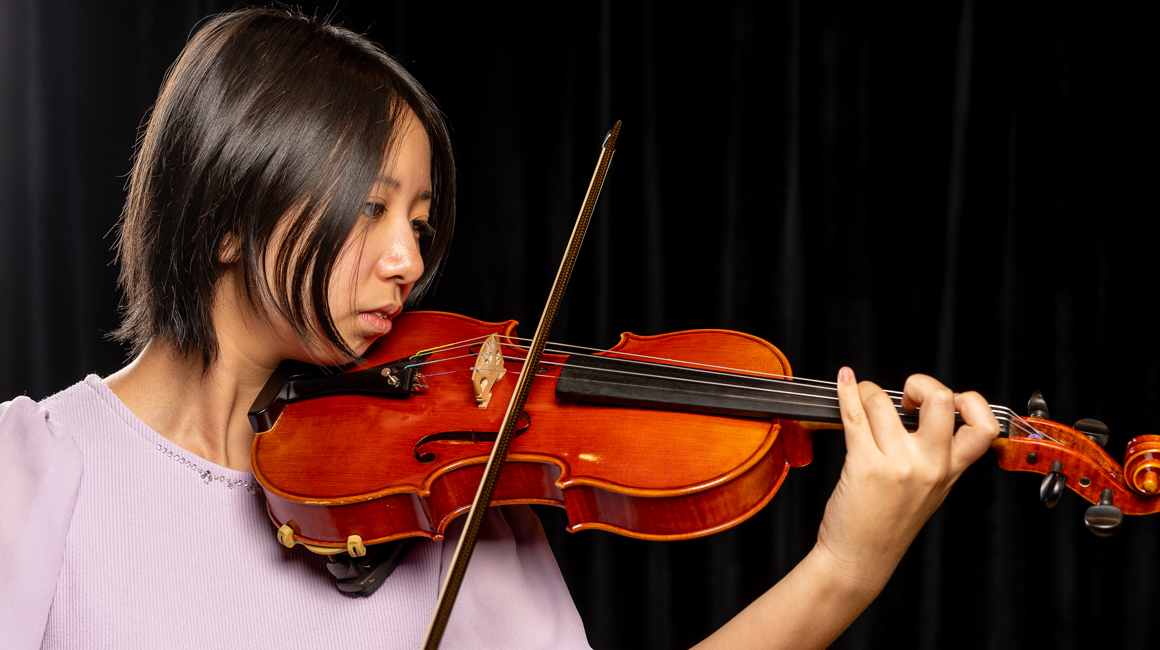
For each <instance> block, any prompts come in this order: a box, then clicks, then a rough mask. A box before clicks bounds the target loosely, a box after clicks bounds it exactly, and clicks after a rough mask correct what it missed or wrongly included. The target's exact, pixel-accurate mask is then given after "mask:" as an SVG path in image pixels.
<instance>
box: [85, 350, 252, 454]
mask: <svg viewBox="0 0 1160 650" xmlns="http://www.w3.org/2000/svg"><path fill="white" fill-rule="evenodd" d="M272 371H273V368H272V367H266V366H265V365H264V364H259V363H255V362H254V361H253V360H252V359H247V358H244V357H241V356H239V355H234V354H230V352H229V351H227V350H224V349H223V350H222V354H220V355H219V358H218V359H217V360H216V361H215V362H214V363H213V365H211V366H210V368H209V370H208V371H206V372H203V369H202V364H201V360H200V358H197V357H179V356H176V355H174V354H173V353H172V352H171V351H170V350H169V349H167V348H166V347H165V346H163V345H161V344H159V343H158V342H156V341H154V342H153V343H150V344H149V345H148V346H146V348H145V350H144V351H143V352H142V353H141V354H140V355H139V356H138V357H137V358H136V359H134V360H133V362H132V363H130V364H129V365H128V366H125V367H124V368H122V369H121V370H120V371H118V372H116V373H114V374H112V375H109V376H108V377H106V378H105V380H104V381H105V385H107V386H108V387H109V388H110V389H111V390H112V391H113V393H115V394H116V395H117V397H118V398H120V400H121V401H122V402H124V403H125V405H126V406H128V407H129V410H130V411H132V412H133V413H134V415H136V416H137V417H139V418H141V420H142V421H143V422H145V424H147V425H149V426H150V427H151V428H152V429H153V430H154V431H156V432H158V433H159V434H161V435H162V436H164V437H165V438H167V439H169V440H171V441H172V442H173V443H174V444H175V445H177V446H179V447H181V448H183V449H185V450H186V451H188V452H190V453H193V454H196V455H198V456H200V457H202V458H204V459H206V460H208V461H210V462H212V463H217V464H218V465H222V466H224V467H229V468H230V469H235V470H240V471H250V446H251V445H252V444H253V439H254V433H253V431H252V430H251V429H250V424H249V421H248V419H247V418H246V415H247V412H248V410H249V407H250V404H251V403H253V401H254V398H255V397H257V395H258V392H259V391H260V390H261V388H262V386H263V384H264V383H265V382H266V380H267V379H268V378H269V376H270V373H271V372H272Z"/></svg>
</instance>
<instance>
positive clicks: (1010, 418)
mask: <svg viewBox="0 0 1160 650" xmlns="http://www.w3.org/2000/svg"><path fill="white" fill-rule="evenodd" d="M484 339H486V337H476V338H475V339H466V340H464V341H460V342H458V343H453V344H449V345H446V346H442V347H440V348H435V350H436V351H442V352H448V351H452V350H455V349H463V348H470V347H471V346H472V345H473V344H474V343H475V342H478V341H480V340H484ZM516 340H518V339H516ZM559 346H560V347H569V348H573V349H581V350H593V349H594V348H585V347H583V346H578V345H570V344H559ZM510 347H519V346H510ZM598 351H600V352H603V351H601V350H598ZM555 353H558V354H566V353H565V352H563V351H555ZM479 354H480V353H470V354H466V355H459V356H456V357H445V358H442V359H437V360H434V361H428V362H423V363H419V364H412V365H411V366H408V367H413V366H419V365H428V364H432V363H442V362H446V361H451V360H454V359H462V358H470V357H472V356H479ZM620 354H622V356H632V357H636V358H640V359H654V360H662V361H666V360H667V359H663V358H661V357H653V356H648V355H638V354H629V353H620ZM501 356H502V355H501ZM583 356H594V355H583ZM602 356H606V355H602ZM503 358H504V359H505V360H508V361H512V362H514V363H522V361H523V359H521V358H519V357H511V356H503ZM622 360H623V361H626V362H629V363H640V364H642V365H653V366H655V365H658V364H655V363H649V362H644V361H636V359H622ZM686 363H690V362H686ZM542 365H548V366H560V365H562V364H560V363H559V362H553V361H542ZM691 365H698V366H703V367H706V368H713V370H701V369H700V368H687V369H688V370H690V371H693V372H704V373H706V374H711V375H726V376H728V373H725V372H722V371H721V370H718V369H720V368H724V367H723V366H713V365H710V364H700V363H696V362H691ZM603 371H606V372H618V373H621V374H628V375H633V374H640V376H650V375H646V374H642V373H630V372H628V371H623V370H612V369H603ZM453 372H454V371H453ZM441 374H447V373H436V374H429V375H427V376H437V375H441ZM758 374H760V375H764V377H755V376H752V375H745V377H747V378H749V379H751V380H754V381H768V382H771V383H777V384H779V385H782V386H784V385H790V386H793V385H795V384H797V385H799V386H800V385H802V384H805V383H812V384H820V386H817V387H818V388H823V389H827V390H829V389H830V386H836V383H835V382H829V381H823V380H817V379H808V378H801V377H799V378H794V381H793V382H790V381H784V380H778V379H766V377H770V378H773V377H785V376H784V375H776V374H774V373H760V372H759V373H758ZM538 376H545V375H538ZM546 376H550V375H546ZM652 376H654V377H655V375H652ZM662 378H664V379H669V380H678V381H692V382H700V383H705V384H716V385H719V386H724V387H728V388H733V389H737V388H741V389H752V390H766V391H771V392H779V393H782V394H787V395H792V396H799V397H813V398H822V399H836V397H828V396H820V395H810V394H808V393H800V392H797V391H784V390H773V389H760V388H754V387H747V386H736V385H733V384H725V383H718V382H704V381H701V380H689V379H677V378H672V377H662ZM802 387H804V386H802ZM885 392H886V393H887V395H889V396H891V399H892V400H899V401H900V400H901V395H902V393H901V391H895V390H887V391H885ZM989 406H990V408H991V410H992V412H995V411H996V410H997V411H999V413H1001V414H1002V415H1003V416H1004V420H1005V421H1007V422H1010V423H1012V424H1014V425H1015V427H1016V428H1017V429H1018V430H1019V431H1021V432H1022V433H1024V434H1025V435H1038V436H1045V434H1043V433H1042V432H1040V431H1038V430H1037V429H1035V428H1034V427H1032V426H1031V425H1030V424H1028V423H1027V422H1026V421H1025V420H1023V418H1021V417H1019V416H1018V415H1016V414H1015V412H1014V411H1012V410H1011V409H1010V408H1007V407H1005V406H997V405H994V404H991V405H989ZM1046 437H1048V438H1049V439H1051V440H1054V438H1050V436H1046ZM1055 442H1059V441H1055Z"/></svg>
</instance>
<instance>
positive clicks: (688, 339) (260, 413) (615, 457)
mask: <svg viewBox="0 0 1160 650" xmlns="http://www.w3.org/2000/svg"><path fill="white" fill-rule="evenodd" d="M515 325H516V323H515V321H507V322H504V323H486V322H483V321H478V320H475V319H472V318H468V317H466V316H460V315H456V314H448V313H441V312H411V313H406V314H403V315H401V316H400V317H399V318H397V319H396V321H395V324H394V330H393V331H392V333H391V335H390V336H388V337H386V338H384V339H382V340H380V341H379V342H378V343H376V345H375V346H374V347H372V348H371V350H370V352H369V354H368V357H367V363H368V364H369V367H358V368H351V369H348V370H346V371H344V372H342V373H339V374H334V375H327V374H322V373H319V372H318V370H317V369H312V368H311V367H308V366H304V364H303V365H302V366H295V365H293V364H288V365H286V366H284V367H283V370H282V371H281V372H280V373H279V374H277V375H275V376H274V377H273V378H271V381H270V383H269V384H268V385H267V386H266V388H265V390H263V393H262V396H260V397H259V399H258V401H257V402H256V403H255V408H254V409H253V411H252V412H251V421H252V423H253V424H254V426H255V429H256V430H261V431H263V433H262V434H261V435H259V436H257V437H256V439H255V442H254V446H253V454H252V462H253V469H254V474H255V476H256V477H257V480H258V481H259V483H260V484H261V485H262V487H263V489H264V490H265V492H266V497H267V507H268V510H269V514H270V517H271V519H272V520H273V521H274V523H275V525H277V526H279V527H282V530H283V531H287V529H288V530H289V532H288V533H287V532H284V533H283V535H284V536H285V538H284V539H283V542H284V543H285V542H289V543H290V544H293V543H303V544H307V545H308V546H309V547H311V548H313V549H314V550H316V551H319V552H338V551H345V550H348V543H349V541H350V540H351V539H352V536H353V537H354V538H357V539H358V540H359V541H360V542H361V543H362V544H375V543H380V542H386V541H390V540H395V539H400V538H404V537H411V536H425V537H429V538H432V539H441V538H442V536H443V534H444V531H445V530H446V529H447V525H448V524H449V523H450V521H451V520H452V519H453V518H454V517H456V516H457V515H460V514H462V513H463V512H465V511H466V510H467V508H468V506H469V505H470V503H471V498H472V496H473V495H474V492H475V487H476V485H478V483H479V481H480V477H481V474H482V469H483V464H484V463H485V462H486V461H487V458H488V454H489V453H490V451H491V446H492V444H493V440H494V438H495V435H496V432H497V431H498V430H499V426H500V423H501V420H502V419H503V416H504V411H503V406H502V405H505V404H507V402H508V400H509V399H510V397H511V394H512V390H513V386H514V381H512V379H510V378H509V379H508V380H507V381H505V380H504V379H503V377H504V375H505V374H507V373H508V372H510V371H512V370H517V369H518V368H519V367H520V366H521V364H522V360H523V358H524V355H525V354H526V346H525V345H524V343H523V342H522V341H521V340H520V339H518V338H517V337H516V335H515ZM446 341H456V342H457V343H454V344H450V345H448V344H445V342H446ZM536 374H537V375H538V376H539V379H538V380H537V382H536V383H535V384H534V385H533V388H532V391H531V394H530V395H529V397H528V400H527V402H526V405H525V407H524V409H523V412H522V413H521V415H520V422H519V424H518V429H517V437H516V438H515V440H514V441H513V443H512V446H511V449H510V451H509V457H508V462H507V464H506V465H505V467H504V469H503V472H502V474H501V479H500V482H499V485H498V487H497V489H496V493H495V497H494V500H493V503H495V504H513V503H539V504H549V505H555V506H560V507H563V508H564V509H565V510H566V511H567V514H568V521H569V525H568V529H569V530H570V531H578V530H585V529H602V530H608V531H611V532H615V533H619V534H622V535H627V536H630V537H637V538H641V539H656V540H676V539H687V538H692V537H699V536H703V535H708V534H712V533H715V532H718V531H721V530H724V529H726V528H729V527H731V526H734V525H736V524H738V523H740V522H742V521H744V520H745V519H747V518H749V517H751V516H752V515H753V514H754V513H756V512H757V511H758V510H760V509H761V508H762V507H763V506H764V505H765V504H766V503H767V502H768V501H769V500H770V499H771V498H772V497H773V496H774V494H775V493H776V492H777V490H778V488H779V487H780V485H781V483H782V481H783V480H784V479H785V476H786V474H787V472H788V471H789V469H790V468H792V467H802V466H805V465H807V464H809V463H810V461H811V460H812V458H813V451H812V436H813V433H814V431H816V430H819V429H837V428H840V426H841V425H840V422H841V419H840V416H839V413H838V407H837V398H836V391H835V388H834V386H833V384H831V383H829V382H817V381H809V380H802V379H796V378H794V377H793V376H792V373H791V369H790V364H789V362H788V361H787V360H786V358H785V356H784V355H783V354H782V353H781V352H780V351H779V350H778V349H777V348H776V347H774V346H773V345H771V344H769V343H767V342H766V341H763V340H761V339H759V338H757V337H754V336H750V335H747V334H742V333H739V332H730V331H724V330H695V331H687V332H677V333H671V334H662V335H658V336H636V335H632V334H624V335H623V336H622V338H621V340H620V342H619V343H618V344H617V345H616V346H615V347H613V348H612V349H611V350H607V351H599V352H596V353H594V354H586V353H581V352H573V353H571V354H569V353H566V352H564V351H563V349H562V348H560V347H559V346H552V347H550V349H549V351H548V352H547V353H545V354H544V356H543V357H542V359H541V361H540V363H539V365H538V367H537V368H536ZM1041 402H1042V400H1041V398H1033V400H1032V405H1031V407H1032V409H1033V413H1032V416H1031V417H1027V418H1022V417H1019V416H1017V415H1016V414H1015V413H1013V412H1012V411H1011V410H1010V409H1005V408H1001V407H993V410H994V412H995V414H996V417H997V418H998V420H999V422H1000V429H1001V432H1000V437H999V438H998V439H997V440H996V441H995V442H994V444H993V448H994V449H995V450H996V452H997V453H998V456H999V464H1000V466H1001V467H1003V468H1004V469H1007V470H1013V471H1029V472H1037V473H1040V474H1044V475H1046V477H1045V480H1044V482H1043V485H1042V488H1041V498H1042V499H1043V501H1044V503H1045V504H1046V505H1048V506H1053V505H1055V502H1056V501H1058V499H1059V496H1060V494H1061V493H1062V491H1063V488H1064V487H1068V488H1071V489H1072V490H1073V491H1075V492H1076V493H1077V494H1079V495H1080V496H1082V497H1083V498H1085V499H1087V500H1088V501H1090V502H1092V503H1093V504H1097V505H1096V506H1094V507H1093V508H1092V509H1090V510H1089V513H1088V517H1087V523H1088V526H1089V527H1090V528H1091V529H1092V530H1093V531H1094V532H1096V533H1097V534H1111V533H1114V532H1115V530H1116V529H1118V528H1119V524H1120V521H1121V520H1122V516H1121V514H1120V513H1121V512H1122V513H1127V514H1150V513H1154V512H1157V511H1160V499H1157V498H1156V494H1157V487H1158V481H1157V480H1158V478H1160V436H1140V437H1137V438H1135V439H1133V440H1132V441H1131V442H1129V443H1128V449H1127V455H1126V456H1125V460H1124V465H1123V467H1121V466H1120V465H1119V464H1118V463H1117V462H1116V461H1115V460H1113V459H1112V458H1111V457H1110V456H1109V455H1108V454H1107V452H1105V451H1104V450H1103V449H1102V448H1101V446H1100V445H1099V444H1097V442H1096V441H1095V440H1093V439H1092V438H1093V437H1098V436H1099V435H1100V434H1099V433H1098V423H1095V424H1092V423H1093V422H1094V421H1088V422H1084V421H1081V422H1080V423H1077V425H1078V426H1080V427H1081V428H1088V429H1089V432H1087V433H1085V432H1082V431H1079V430H1077V429H1076V428H1073V427H1068V426H1065V425H1062V424H1059V423H1057V422H1052V421H1050V420H1048V419H1047V418H1046V415H1047V414H1046V406H1045V405H1043V404H1042V403H1041ZM497 405H498V406H497ZM1036 408H1038V410H1035V409H1036ZM899 412H900V415H901V416H902V418H903V422H904V423H906V424H907V425H908V426H909V427H915V426H917V412H916V411H904V410H902V409H901V407H899ZM1093 431H1094V432H1093Z"/></svg>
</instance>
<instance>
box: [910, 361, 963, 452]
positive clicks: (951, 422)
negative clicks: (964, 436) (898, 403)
mask: <svg viewBox="0 0 1160 650" xmlns="http://www.w3.org/2000/svg"><path fill="white" fill-rule="evenodd" d="M902 396H903V399H902V401H903V405H904V407H907V408H918V409H919V411H918V431H916V432H915V433H916V434H918V439H917V441H916V442H917V443H918V444H920V445H924V446H925V447H927V449H928V450H931V451H936V452H938V453H939V454H940V455H941V456H943V457H945V456H946V455H947V454H949V452H950V440H951V436H953V435H954V433H955V396H954V393H952V392H951V389H949V388H947V387H946V386H944V385H943V384H942V382H940V381H938V380H937V379H935V378H934V377H930V376H927V375H911V376H910V377H908V378H907V379H906V386H905V387H904V388H903V389H902Z"/></svg>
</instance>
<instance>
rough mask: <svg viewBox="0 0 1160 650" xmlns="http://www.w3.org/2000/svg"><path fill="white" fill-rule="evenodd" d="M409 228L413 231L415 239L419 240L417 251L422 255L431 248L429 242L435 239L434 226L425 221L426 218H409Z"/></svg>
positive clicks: (425, 254) (424, 255)
mask: <svg viewBox="0 0 1160 650" xmlns="http://www.w3.org/2000/svg"><path fill="white" fill-rule="evenodd" d="M411 230H412V231H413V232H414V233H415V240H416V241H418V242H419V251H420V252H421V253H422V254H423V257H424V258H425V257H427V252H428V251H429V250H431V242H433V241H434V240H435V228H434V227H433V226H432V225H431V224H430V223H427V220H426V219H413V220H411Z"/></svg>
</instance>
